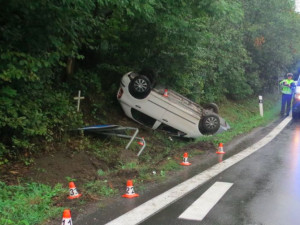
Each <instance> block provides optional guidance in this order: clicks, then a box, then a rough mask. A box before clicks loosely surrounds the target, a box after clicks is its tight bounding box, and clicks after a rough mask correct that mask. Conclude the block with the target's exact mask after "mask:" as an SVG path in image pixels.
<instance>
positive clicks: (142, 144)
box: [138, 137, 144, 146]
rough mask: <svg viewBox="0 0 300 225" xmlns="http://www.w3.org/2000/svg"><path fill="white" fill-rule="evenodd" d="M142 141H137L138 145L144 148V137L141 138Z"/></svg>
mask: <svg viewBox="0 0 300 225" xmlns="http://www.w3.org/2000/svg"><path fill="white" fill-rule="evenodd" d="M142 139H143V141H139V142H138V144H139V145H141V146H144V137H142Z"/></svg>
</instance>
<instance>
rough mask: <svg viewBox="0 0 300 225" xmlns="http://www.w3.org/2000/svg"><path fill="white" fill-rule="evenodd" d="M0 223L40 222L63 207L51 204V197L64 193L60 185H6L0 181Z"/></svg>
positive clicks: (31, 224) (59, 211)
mask: <svg viewBox="0 0 300 225" xmlns="http://www.w3.org/2000/svg"><path fill="white" fill-rule="evenodd" d="M0 190H1V192H0V224H2V225H6V224H20V225H21V224H22V225H27V224H28V225H29V224H30V225H34V224H41V223H42V222H43V221H45V220H46V219H48V218H49V217H53V216H54V215H58V214H60V213H62V211H63V209H62V208H60V207H55V206H53V198H54V197H55V196H60V195H62V194H63V193H64V190H63V189H62V186H61V185H56V186H55V187H54V188H51V187H49V186H47V185H43V184H37V183H28V184H25V185H24V186H7V185H6V184H5V183H3V182H0Z"/></svg>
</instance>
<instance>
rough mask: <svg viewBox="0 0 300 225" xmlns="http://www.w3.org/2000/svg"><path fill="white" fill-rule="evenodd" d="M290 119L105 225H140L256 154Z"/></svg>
mask: <svg viewBox="0 0 300 225" xmlns="http://www.w3.org/2000/svg"><path fill="white" fill-rule="evenodd" d="M291 119H292V118H291V117H287V118H286V119H284V120H283V121H282V122H281V123H280V124H279V125H278V126H277V127H275V128H274V129H273V130H272V131H271V132H270V133H269V134H268V135H267V136H266V137H264V138H263V139H261V140H260V141H258V142H257V143H255V144H254V145H252V146H250V147H249V148H246V149H245V150H243V151H241V152H240V153H238V154H236V155H234V156H232V157H230V158H228V159H226V160H224V161H223V162H221V163H219V164H216V165H214V166H212V167H211V168H209V169H207V170H205V171H203V172H201V173H200V174H197V175H196V176H194V177H192V178H190V179H188V180H186V181H184V182H182V183H181V184H178V185H177V186H175V187H173V188H171V189H169V190H168V191H166V192H164V193H162V194H160V195H158V196H156V197H154V198H152V199H150V200H149V201H147V202H145V203H143V204H141V205H140V206H138V207H136V208H134V209H132V210H131V211H129V212H127V213H125V214H123V215H122V216H120V217H118V218H116V219H114V220H112V221H110V222H109V223H107V225H133V224H138V223H141V222H142V221H144V220H146V219H147V218H149V217H150V216H152V215H153V214H155V213H157V212H159V211H160V210H162V209H163V208H165V207H167V206H168V205H170V204H171V203H173V202H175V201H177V200H178V199H180V198H182V197H183V196H185V195H186V194H188V193H190V192H191V191H193V190H194V189H195V188H197V187H199V186H200V185H202V184H204V183H205V182H207V181H209V180H210V179H211V178H213V177H215V176H217V175H218V174H220V173H221V172H223V171H224V170H226V169H228V168H229V167H231V166H233V165H234V164H236V163H237V162H239V161H241V160H242V159H244V158H246V157H247V156H249V155H251V154H252V153H254V152H256V151H257V150H258V149H260V148H261V147H263V146H265V145H266V144H268V143H269V142H270V141H271V140H273V138H275V137H276V136H277V135H278V134H279V133H280V132H281V131H282V130H283V129H284V127H285V126H286V125H287V124H288V123H289V122H290V121H291Z"/></svg>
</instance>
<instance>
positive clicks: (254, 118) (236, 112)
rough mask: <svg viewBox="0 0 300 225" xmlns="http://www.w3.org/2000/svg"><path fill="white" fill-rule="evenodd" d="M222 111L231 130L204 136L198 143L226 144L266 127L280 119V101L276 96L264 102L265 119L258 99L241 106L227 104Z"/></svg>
mask: <svg viewBox="0 0 300 225" xmlns="http://www.w3.org/2000/svg"><path fill="white" fill-rule="evenodd" d="M221 110H222V111H221V113H220V114H221V116H222V117H224V118H225V119H226V121H227V122H228V123H229V125H230V127H231V129H230V130H228V131H226V132H223V133H221V134H217V135H213V136H202V137H200V138H198V139H197V140H196V141H210V142H213V143H214V144H218V143H220V142H222V143H226V142H228V141H230V140H231V139H232V138H234V137H236V136H238V135H240V134H243V133H247V132H250V131H251V130H252V129H253V128H255V127H259V126H265V125H266V124H268V123H270V122H271V121H273V120H274V119H276V118H278V115H279V110H280V101H279V100H278V99H277V98H276V96H267V97H266V98H265V100H264V116H263V117H261V116H260V113H259V107H258V100H257V99H250V100H248V101H246V102H243V103H241V104H237V103H230V102H226V103H225V105H223V107H222V108H221Z"/></svg>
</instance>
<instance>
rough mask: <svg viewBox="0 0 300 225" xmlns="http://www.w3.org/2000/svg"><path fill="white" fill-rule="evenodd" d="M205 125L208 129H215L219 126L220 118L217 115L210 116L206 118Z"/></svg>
mask: <svg viewBox="0 0 300 225" xmlns="http://www.w3.org/2000/svg"><path fill="white" fill-rule="evenodd" d="M204 124H205V127H207V128H208V129H214V128H216V127H217V124H218V120H217V118H215V117H208V118H207V119H206V120H205V123H204Z"/></svg>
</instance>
